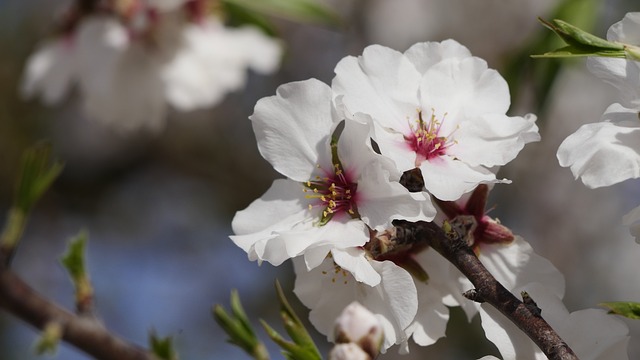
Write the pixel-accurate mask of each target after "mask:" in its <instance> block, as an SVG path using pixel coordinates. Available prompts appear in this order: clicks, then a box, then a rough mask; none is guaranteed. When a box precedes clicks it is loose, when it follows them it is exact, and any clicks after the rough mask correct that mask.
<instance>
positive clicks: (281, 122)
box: [249, 79, 334, 182]
mask: <svg viewBox="0 0 640 360" xmlns="http://www.w3.org/2000/svg"><path fill="white" fill-rule="evenodd" d="M333 115H334V110H333V106H332V93H331V88H329V86H327V85H326V84H324V83H322V82H320V81H318V80H315V79H310V80H307V81H300V82H293V83H288V84H284V85H281V86H280V87H278V90H277V92H276V95H275V96H270V97H267V98H262V99H260V100H259V101H258V103H257V104H256V107H255V111H254V113H253V115H251V116H250V117H249V118H250V119H251V120H252V124H253V131H254V132H255V134H256V138H257V140H258V149H259V150H260V153H261V154H262V156H263V157H264V158H265V159H267V161H269V162H270V163H271V165H273V167H274V168H275V169H276V170H277V171H279V172H280V173H281V174H283V175H285V176H287V177H289V178H291V179H293V180H296V181H300V182H303V181H307V180H309V179H310V178H311V174H312V173H313V172H314V171H315V169H316V166H317V165H318V164H319V165H321V166H323V167H326V166H331V158H330V149H329V146H328V145H329V139H330V136H331V129H332V128H333V126H334V118H333Z"/></svg>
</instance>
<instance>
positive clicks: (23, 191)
mask: <svg viewBox="0 0 640 360" xmlns="http://www.w3.org/2000/svg"><path fill="white" fill-rule="evenodd" d="M50 157H51V145H49V144H39V145H36V146H34V147H32V148H29V149H27V150H26V151H25V153H24V155H23V157H22V169H21V171H20V177H19V180H18V188H17V190H16V199H15V206H16V207H17V208H19V209H21V210H22V211H24V212H25V213H28V212H29V210H30V209H31V207H32V206H33V204H35V202H36V201H38V199H40V197H42V195H43V194H44V192H45V191H47V189H48V188H49V187H50V186H51V184H52V183H53V181H54V180H55V179H56V178H57V177H58V175H60V172H61V171H62V168H63V165H62V163H60V162H57V161H55V162H53V163H51V161H50Z"/></svg>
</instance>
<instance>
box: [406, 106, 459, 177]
mask: <svg viewBox="0 0 640 360" xmlns="http://www.w3.org/2000/svg"><path fill="white" fill-rule="evenodd" d="M446 117H447V113H445V114H444V115H443V117H442V120H438V118H437V117H436V113H435V109H431V117H430V119H429V121H428V122H425V121H424V119H423V118H422V111H421V110H418V119H417V121H416V123H415V125H412V124H409V126H410V127H411V131H412V132H411V136H405V141H406V142H407V143H408V144H409V146H411V148H412V149H413V151H415V152H416V166H420V164H421V163H422V162H423V161H425V160H429V159H432V158H435V157H438V156H442V155H445V154H446V152H447V149H448V148H449V147H451V146H453V145H455V144H457V141H456V140H454V139H451V135H453V133H455V132H456V130H457V129H458V128H459V126H458V127H456V129H455V130H454V131H453V132H451V133H450V134H449V135H448V136H441V134H440V130H441V129H442V125H443V124H444V121H445V119H446Z"/></svg>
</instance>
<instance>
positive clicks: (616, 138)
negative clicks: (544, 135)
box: [557, 12, 640, 188]
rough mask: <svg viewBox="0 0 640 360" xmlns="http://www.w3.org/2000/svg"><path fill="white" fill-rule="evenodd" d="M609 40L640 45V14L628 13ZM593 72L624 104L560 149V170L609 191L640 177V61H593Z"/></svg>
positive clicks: (585, 127) (615, 106) (590, 62)
mask: <svg viewBox="0 0 640 360" xmlns="http://www.w3.org/2000/svg"><path fill="white" fill-rule="evenodd" d="M607 39H608V40H610V41H617V42H621V43H626V44H633V45H640V12H636V13H628V14H627V15H626V16H625V17H624V18H623V19H622V20H621V21H619V22H617V23H615V24H613V25H612V26H611V27H610V28H609V31H608V32H607ZM587 66H588V68H589V70H591V72H592V73H594V74H595V75H596V76H598V77H600V78H601V79H603V80H604V81H606V82H608V83H610V84H612V85H613V86H615V87H616V88H618V90H619V97H620V100H619V101H620V103H615V104H612V105H611V106H609V107H608V108H607V110H606V111H605V112H604V114H603V115H602V119H601V122H599V123H594V124H586V125H583V126H581V127H580V128H579V129H578V130H577V131H576V132H575V133H573V134H571V135H570V136H569V137H567V138H566V139H565V140H564V141H563V142H562V144H561V145H560V148H559V149H558V154H557V156H558V160H559V162H560V165H561V166H564V167H570V168H571V172H572V173H573V175H574V176H575V177H576V179H577V178H578V177H579V178H581V179H582V182H583V183H584V184H585V185H586V186H588V187H590V188H597V187H601V186H609V185H613V184H616V183H619V182H621V181H624V180H627V179H635V178H638V177H640V155H639V151H640V141H639V140H640V123H639V122H638V113H639V110H640V62H638V61H632V60H625V59H616V58H605V57H591V58H589V59H588V60H587Z"/></svg>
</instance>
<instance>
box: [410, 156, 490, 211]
mask: <svg viewBox="0 0 640 360" xmlns="http://www.w3.org/2000/svg"><path fill="white" fill-rule="evenodd" d="M420 170H421V171H422V177H423V178H424V186H425V188H426V189H427V191H429V193H431V194H432V195H433V196H435V197H436V198H438V199H440V200H443V201H454V200H457V199H458V198H460V196H462V194H464V193H466V192H469V191H471V190H473V189H474V188H475V187H476V186H478V184H481V183H491V182H499V181H500V180H496V177H495V175H494V174H493V173H492V172H491V171H489V170H487V169H485V168H482V167H471V166H469V165H467V164H465V163H463V162H462V161H460V160H456V159H454V158H451V157H448V156H440V157H437V158H433V159H431V160H429V161H424V162H422V164H421V165H420Z"/></svg>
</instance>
